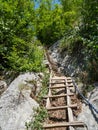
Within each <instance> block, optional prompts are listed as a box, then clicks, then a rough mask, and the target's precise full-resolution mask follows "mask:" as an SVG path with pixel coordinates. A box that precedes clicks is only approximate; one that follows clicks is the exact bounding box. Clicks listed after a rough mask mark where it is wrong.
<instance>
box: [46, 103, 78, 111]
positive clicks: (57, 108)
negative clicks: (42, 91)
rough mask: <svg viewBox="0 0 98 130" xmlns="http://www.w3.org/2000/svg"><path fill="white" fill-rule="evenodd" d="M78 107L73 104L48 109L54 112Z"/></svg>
mask: <svg viewBox="0 0 98 130" xmlns="http://www.w3.org/2000/svg"><path fill="white" fill-rule="evenodd" d="M75 107H77V104H73V105H70V106H59V107H50V108H46V109H47V110H48V111H52V110H62V109H66V108H75Z"/></svg>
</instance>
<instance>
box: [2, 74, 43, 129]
mask: <svg viewBox="0 0 98 130" xmlns="http://www.w3.org/2000/svg"><path fill="white" fill-rule="evenodd" d="M41 76H42V75H41V74H37V73H25V74H21V75H19V76H18V77H17V78H16V79H15V80H14V81H12V83H11V84H10V85H9V86H8V87H7V88H6V90H5V91H4V92H3V93H2V94H1V97H0V130H25V129H26V127H25V123H26V122H29V121H30V120H31V118H32V117H33V115H34V109H33V108H37V107H38V106H39V105H38V103H37V102H36V101H35V100H34V99H32V97H30V94H31V92H32V91H33V89H35V88H34V87H35V86H34V83H32V82H33V81H36V86H37V90H36V93H37V92H38V91H39V90H40V87H41V80H42V79H41Z"/></svg>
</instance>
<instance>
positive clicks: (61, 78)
mask: <svg viewBox="0 0 98 130" xmlns="http://www.w3.org/2000/svg"><path fill="white" fill-rule="evenodd" d="M65 78H66V77H54V78H52V80H65Z"/></svg>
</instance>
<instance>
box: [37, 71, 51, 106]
mask: <svg viewBox="0 0 98 130" xmlns="http://www.w3.org/2000/svg"><path fill="white" fill-rule="evenodd" d="M48 83H49V74H47V73H44V78H43V80H42V88H41V91H40V93H39V94H38V99H37V101H38V102H39V103H40V105H43V97H44V96H46V95H47V93H48Z"/></svg>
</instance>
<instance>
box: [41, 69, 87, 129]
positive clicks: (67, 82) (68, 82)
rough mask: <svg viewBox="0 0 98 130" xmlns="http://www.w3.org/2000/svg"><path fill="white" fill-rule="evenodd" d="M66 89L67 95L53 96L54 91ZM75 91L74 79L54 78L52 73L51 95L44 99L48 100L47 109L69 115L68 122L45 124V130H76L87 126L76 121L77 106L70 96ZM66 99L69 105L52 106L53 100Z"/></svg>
mask: <svg viewBox="0 0 98 130" xmlns="http://www.w3.org/2000/svg"><path fill="white" fill-rule="evenodd" d="M61 88H65V90H66V91H65V92H66V93H65V94H60V95H52V92H51V91H52V89H61ZM73 89H74V85H73V83H72V79H71V78H70V77H67V78H66V77H54V78H53V77H52V72H51V76H50V82H49V93H48V96H45V97H44V98H47V103H46V109H47V110H48V111H56V110H64V109H66V110H67V113H68V122H62V123H55V124H44V125H43V128H44V129H49V128H50V129H51V128H61V127H68V128H69V130H75V128H74V127H79V126H82V127H83V126H84V125H85V124H84V123H83V122H79V121H74V117H73V112H72V108H75V107H77V104H71V98H70V96H72V95H74V93H72V92H71V91H72V90H73ZM61 97H65V99H66V100H67V105H65V106H55V107H52V106H51V101H52V100H51V99H52V98H61Z"/></svg>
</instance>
